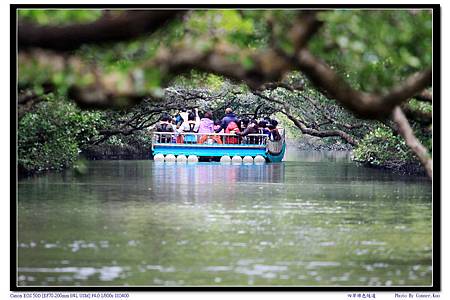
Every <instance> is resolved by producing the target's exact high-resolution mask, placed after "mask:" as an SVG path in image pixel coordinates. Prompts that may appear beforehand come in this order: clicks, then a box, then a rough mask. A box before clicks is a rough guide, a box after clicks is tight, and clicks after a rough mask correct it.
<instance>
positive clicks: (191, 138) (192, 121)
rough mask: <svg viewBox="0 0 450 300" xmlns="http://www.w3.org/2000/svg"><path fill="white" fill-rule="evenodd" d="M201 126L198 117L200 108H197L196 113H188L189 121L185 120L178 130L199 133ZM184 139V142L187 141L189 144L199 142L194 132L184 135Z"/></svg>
mask: <svg viewBox="0 0 450 300" xmlns="http://www.w3.org/2000/svg"><path fill="white" fill-rule="evenodd" d="M199 126H200V118H199V117H198V110H197V109H195V113H193V112H189V113H188V117H187V121H186V122H183V124H181V126H180V128H179V129H178V132H179V133H184V132H192V133H197V132H198V128H199ZM183 141H184V143H187V144H195V143H197V136H196V135H194V134H187V135H184V138H183Z"/></svg>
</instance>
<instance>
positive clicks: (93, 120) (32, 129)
mask: <svg viewBox="0 0 450 300" xmlns="http://www.w3.org/2000/svg"><path fill="white" fill-rule="evenodd" d="M48 98H49V99H48V100H47V101H43V102H41V103H39V104H38V105H37V107H36V109H35V111H34V112H31V113H28V114H26V115H25V116H24V117H23V118H22V119H21V120H20V122H19V126H18V165H19V170H21V171H24V172H39V171H44V170H61V169H64V168H67V167H70V166H71V165H72V164H73V162H74V161H75V160H76V158H77V156H78V152H79V148H80V145H83V144H85V143H87V142H89V141H90V139H91V138H92V137H93V136H94V135H95V134H96V133H97V131H96V126H97V125H98V124H100V123H101V121H100V114H99V113H98V112H89V111H80V110H79V109H78V108H76V106H75V105H74V104H72V103H70V102H67V101H64V100H61V99H58V98H55V97H53V96H49V97H48Z"/></svg>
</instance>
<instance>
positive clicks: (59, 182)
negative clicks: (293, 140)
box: [17, 152, 433, 286]
mask: <svg viewBox="0 0 450 300" xmlns="http://www.w3.org/2000/svg"><path fill="white" fill-rule="evenodd" d="M18 196H19V197H18V203H17V207H18V214H17V216H18V241H17V251H18V252H17V254H18V261H17V267H18V274H17V280H18V283H19V285H22V286H30V285H32V286H41V285H45V286H61V285H63V286H73V285H83V286H94V285H96V286H98V285H100V286H115V285H120V286H122V285H130V286H161V285H171V286H172V285H182V286H199V285H200V286H218V285H232V286H242V285H243V286H247V285H255V286H256V285H271V286H276V285H282V286H335V285H337V286H350V285H353V286H366V285H370V286H375V285H381V286H405V285H407V286H410V285H414V286H426V285H431V281H432V270H433V269H432V189H431V184H430V183H429V182H428V181H427V180H426V179H425V178H416V177H407V176H403V177H402V176H399V175H393V174H390V173H388V172H384V171H380V170H373V169H368V168H364V167H359V166H357V165H355V164H354V163H352V162H351V161H350V160H349V156H348V154H347V153H331V152H328V153H317V152H314V153H308V152H288V154H287V156H286V161H285V162H283V163H273V164H266V165H221V164H220V163H198V164H183V165H180V164H164V163H162V164H161V163H160V164H158V163H154V162H153V161H149V160H145V161H91V162H89V164H88V171H87V174H85V175H78V176H76V175H75V174H74V173H73V172H72V171H67V172H65V173H63V174H62V173H50V174H46V175H42V176H38V177H32V178H26V179H22V180H20V181H19V184H18Z"/></svg>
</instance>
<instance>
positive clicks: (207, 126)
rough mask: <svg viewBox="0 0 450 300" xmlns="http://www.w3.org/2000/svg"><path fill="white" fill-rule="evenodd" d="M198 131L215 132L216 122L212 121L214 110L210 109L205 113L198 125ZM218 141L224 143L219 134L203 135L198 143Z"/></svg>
mask: <svg viewBox="0 0 450 300" xmlns="http://www.w3.org/2000/svg"><path fill="white" fill-rule="evenodd" d="M198 133H214V122H213V121H212V112H210V111H208V112H206V113H205V115H204V116H203V118H202V119H201V120H200V125H199V127H198ZM214 142H215V143H218V144H222V141H221V139H220V137H219V136H216V135H202V136H201V137H200V138H199V140H198V143H199V144H204V143H210V144H213V143H214Z"/></svg>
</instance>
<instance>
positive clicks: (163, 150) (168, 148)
mask: <svg viewBox="0 0 450 300" xmlns="http://www.w3.org/2000/svg"><path fill="white" fill-rule="evenodd" d="M285 148H286V145H283V148H282V151H281V152H280V153H279V154H278V155H274V154H270V153H269V152H267V151H266V147H261V146H258V145H255V146H242V145H207V146H206V145H196V144H193V145H190V144H157V145H154V147H153V153H152V154H153V156H155V155H156V154H163V155H167V154H173V155H175V156H177V155H186V156H189V155H196V156H198V157H200V158H201V157H209V158H218V159H220V157H222V156H224V155H228V156H235V155H238V156H251V157H255V156H257V155H261V156H262V157H264V158H265V159H266V160H267V161H269V162H280V161H282V159H283V156H284V152H285Z"/></svg>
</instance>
